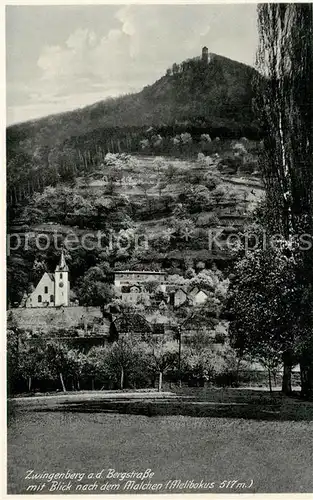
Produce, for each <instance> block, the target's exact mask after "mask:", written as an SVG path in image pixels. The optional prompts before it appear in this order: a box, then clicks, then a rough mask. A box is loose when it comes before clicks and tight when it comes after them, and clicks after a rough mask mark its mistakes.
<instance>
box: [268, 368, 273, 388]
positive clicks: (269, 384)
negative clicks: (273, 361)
mask: <svg viewBox="0 0 313 500" xmlns="http://www.w3.org/2000/svg"><path fill="white" fill-rule="evenodd" d="M268 386H269V388H270V393H271V394H272V392H273V389H272V378H271V370H270V369H269V370H268Z"/></svg>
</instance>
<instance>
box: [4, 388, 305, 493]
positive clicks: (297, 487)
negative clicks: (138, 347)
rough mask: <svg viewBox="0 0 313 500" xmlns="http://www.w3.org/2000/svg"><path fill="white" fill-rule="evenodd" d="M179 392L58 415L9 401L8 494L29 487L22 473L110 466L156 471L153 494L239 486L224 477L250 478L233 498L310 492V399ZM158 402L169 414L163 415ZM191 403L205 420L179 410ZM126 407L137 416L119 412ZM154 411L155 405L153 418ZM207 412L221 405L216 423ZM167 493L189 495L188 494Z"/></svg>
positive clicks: (124, 397)
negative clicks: (173, 484)
mask: <svg viewBox="0 0 313 500" xmlns="http://www.w3.org/2000/svg"><path fill="white" fill-rule="evenodd" d="M182 392H184V394H181V395H179V397H178V399H177V400H173V399H170V398H169V400H168V402H167V401H166V398H165V400H164V401H163V400H162V401H161V400H160V401H153V400H151V402H149V401H147V400H145V401H143V400H140V398H138V400H132V401H130V400H129V399H127V394H125V393H124V394H121V399H120V401H118V400H115V401H113V399H114V398H112V400H111V401H106V402H105V401H103V402H102V405H101V401H90V402H89V403H88V402H87V401H85V404H84V405H83V406H79V404H74V403H66V404H65V405H64V406H61V407H58V406H57V405H56V406H55V408H54V410H57V411H50V410H48V411H47V408H46V409H45V411H37V410H36V409H35V408H33V410H34V411H25V409H26V407H25V401H24V402H22V404H18V403H17V406H16V408H15V411H14V412H13V413H12V414H11V416H10V419H9V428H8V492H9V493H11V494H12V493H15V494H16V493H26V488H27V486H28V485H29V484H30V482H29V481H27V480H25V479H24V478H25V474H26V471H27V470H29V469H34V471H35V472H37V473H38V472H44V471H47V472H49V473H51V472H66V471H67V470H69V469H71V470H72V471H74V472H85V473H90V472H98V471H101V470H102V469H104V471H105V472H104V474H106V473H107V471H108V469H110V468H112V469H115V470H116V471H118V472H127V471H132V470H137V471H139V470H145V469H147V468H150V469H152V471H153V472H154V476H153V480H152V481H153V482H154V483H160V484H161V483H162V485H163V486H162V490H161V491H158V492H166V491H169V490H166V483H167V481H169V480H175V479H178V480H181V481H182V482H185V481H187V480H189V481H191V480H193V481H194V482H198V483H199V482H200V481H201V480H202V481H203V482H205V483H209V482H211V483H213V482H214V487H213V489H212V490H210V492H214V493H215V492H221V493H226V492H228V493H229V492H232V491H233V492H237V493H238V489H237V490H236V489H232V490H231V489H229V490H225V488H220V484H221V483H222V481H232V480H237V481H239V482H240V483H241V484H243V483H245V484H246V485H250V484H251V480H252V479H253V485H252V487H251V489H244V488H241V489H240V491H241V492H244V491H245V492H246V493H254V492H257V493H263V492H264V493H276V492H312V491H313V474H312V470H313V453H312V450H313V417H312V404H311V403H304V402H300V401H297V400H289V399H284V398H282V397H281V396H280V395H275V396H270V395H269V394H268V393H267V394H266V393H255V394H251V393H252V391H250V392H249V391H240V390H239V391H238V390H228V391H221V390H220V391H217V390H216V391H214V390H201V389H199V390H196V389H195V390H192V391H189V392H191V394H192V395H193V396H194V397H190V394H187V393H188V390H187V391H182ZM186 396H187V397H186ZM59 399H61V398H59ZM110 404H111V406H110ZM118 404H119V405H120V406H119V407H116V406H114V405H118ZM73 405H74V406H73ZM123 405H124V407H123ZM125 405H126V406H125ZM129 405H130V406H129ZM144 405H146V406H144ZM147 405H148V407H149V408H150V410H149V412H148V413H147V412H146V411H145V410H146V409H147ZM149 405H150V406H149ZM166 405H167V409H168V410H169V411H171V410H172V412H173V411H174V413H175V414H172V415H165V414H162V413H164V411H163V410H164V408H166ZM299 405H300V406H299ZM247 406H249V408H250V410H249V411H251V408H252V407H253V406H260V407H261V406H263V407H266V408H267V410H268V411H269V412H271V411H272V415H273V418H272V419H270V418H268V416H267V417H266V418H265V419H263V420H257V419H256V417H255V416H254V417H253V415H252V418H249V415H248V414H247V410H246V409H244V408H247ZM194 407H196V408H204V410H202V413H199V414H198V416H200V415H201V416H202V417H203V418H194V416H186V415H185V414H181V413H183V412H184V411H185V413H186V412H187V414H188V411H190V410H188V408H189V409H190V408H194ZM304 407H305V408H306V410H304V409H303V408H304ZM125 408H126V409H127V411H130V413H137V414H135V415H134V414H126V413H124V412H125ZM136 408H137V410H136ZM138 408H139V410H138ZM157 408H160V409H161V411H160V412H159V413H158V412H157V411H156V409H157ZM175 408H176V409H175ZM210 408H211V410H210ZM214 408H223V413H222V414H221V415H222V416H221V418H216V417H215V416H204V415H210V411H213V414H214ZM232 408H239V409H240V411H241V412H244V413H243V414H240V412H239V413H238V416H240V417H243V418H230V417H232ZM273 408H274V410H273ZM299 408H300V410H299ZM60 409H61V410H62V411H60ZM162 409H163V410H162ZM173 409H174V410H173ZM51 410H53V408H51ZM64 410H65V411H64ZM178 410H179V411H178ZM119 411H120V412H121V413H116V412H119ZM111 412H112V413H111ZM179 412H180V414H179ZM245 412H246V413H245ZM275 412H276V413H277V412H278V415H279V418H277V415H276V417H275V415H274V414H275ZM160 413H161V414H160ZM294 416H296V417H297V418H294ZM225 417H227V418H225ZM261 418H262V416H261ZM296 420H298V421H296ZM111 481H113V480H111ZM86 482H89V483H90V482H91V481H90V480H89V481H88V480H83V481H82V484H85V483H86ZM105 482H106V480H105V476H104V477H103V478H101V480H99V481H98V483H99V485H101V484H104V483H105ZM139 482H140V481H139ZM75 484H76V483H75ZM124 484H125V481H124V482H122V483H121V488H122V487H123V485H124ZM99 487H100V486H99ZM175 491H176V492H177V493H181V492H187V491H188V492H195V491H194V490H192V489H188V488H187V489H184V490H179V489H178V490H175ZM196 491H197V492H199V493H200V492H201V491H202V492H203V491H205V490H196ZM44 492H48V490H47V489H45V490H44V491H43V493H44ZM72 492H73V493H75V491H72ZM97 492H98V493H102V494H103V493H104V492H103V491H95V492H94V493H97ZM58 493H61V492H58ZM86 493H88V492H86ZM89 493H90V492H89ZM109 493H114V491H113V492H112V491H110V492H109ZM116 493H136V492H135V491H133V492H132V491H123V490H119V491H116ZM143 493H147V492H145V491H143ZM148 493H149V492H148Z"/></svg>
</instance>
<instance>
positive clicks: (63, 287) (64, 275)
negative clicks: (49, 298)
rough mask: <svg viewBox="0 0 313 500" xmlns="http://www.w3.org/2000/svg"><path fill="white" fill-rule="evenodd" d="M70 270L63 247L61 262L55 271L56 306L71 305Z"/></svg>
mask: <svg viewBox="0 0 313 500" xmlns="http://www.w3.org/2000/svg"><path fill="white" fill-rule="evenodd" d="M68 271H69V269H68V265H67V264H66V260H65V256H64V251H63V248H62V252H61V257H60V262H59V264H58V265H57V267H56V268H55V271H54V283H55V291H54V300H55V306H56V307H58V306H68V305H69V293H70V282H69V279H68Z"/></svg>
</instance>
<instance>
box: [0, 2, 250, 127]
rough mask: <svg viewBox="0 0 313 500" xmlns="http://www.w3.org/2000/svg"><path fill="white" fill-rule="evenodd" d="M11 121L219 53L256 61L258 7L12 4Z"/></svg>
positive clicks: (132, 87) (135, 86)
mask: <svg viewBox="0 0 313 500" xmlns="http://www.w3.org/2000/svg"><path fill="white" fill-rule="evenodd" d="M6 40H7V123H8V124H12V123H17V122H21V121H25V120H29V119H32V118H38V117H41V116H46V115H48V114H52V113H58V112H61V111H66V110H71V109H75V108H78V107H81V106H85V105H87V104H92V103H94V102H96V101H99V100H101V99H105V98H106V97H108V96H116V95H120V94H124V93H127V92H134V91H138V90H140V89H141V88H142V87H143V86H144V85H147V84H151V83H153V82H154V81H155V80H156V79H157V78H159V77H160V76H162V75H163V74H164V73H165V70H166V68H168V67H170V66H171V65H172V64H173V62H181V61H183V60H184V59H187V58H189V57H195V56H197V55H199V54H200V51H201V47H202V46H203V45H207V47H208V48H209V52H215V53H217V54H221V55H224V56H227V57H230V58H231V59H234V60H237V61H241V62H244V63H247V64H250V65H253V64H254V58H255V52H256V44H257V29H256V4H245V5H244V4H242V5H240V4H238V5H234V4H232V5H231V4H230V5H127V6H122V5H121V6H118V5H94V6H89V5H84V6H8V7H7V8H6Z"/></svg>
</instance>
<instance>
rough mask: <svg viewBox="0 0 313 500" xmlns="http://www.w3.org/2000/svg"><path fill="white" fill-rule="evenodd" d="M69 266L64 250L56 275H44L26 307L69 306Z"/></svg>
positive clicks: (28, 299)
mask: <svg viewBox="0 0 313 500" xmlns="http://www.w3.org/2000/svg"><path fill="white" fill-rule="evenodd" d="M68 271H69V270H68V266H67V264H66V261H65V257H64V253H63V250H62V253H61V258H60V262H59V264H58V265H57V267H56V268H55V271H54V273H44V275H43V276H42V278H41V280H40V281H39V283H38V285H37V286H36V288H35V290H34V291H33V292H32V293H31V294H29V295H28V297H27V299H26V301H25V307H58V306H68V305H69V295H70V282H69V279H68Z"/></svg>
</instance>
